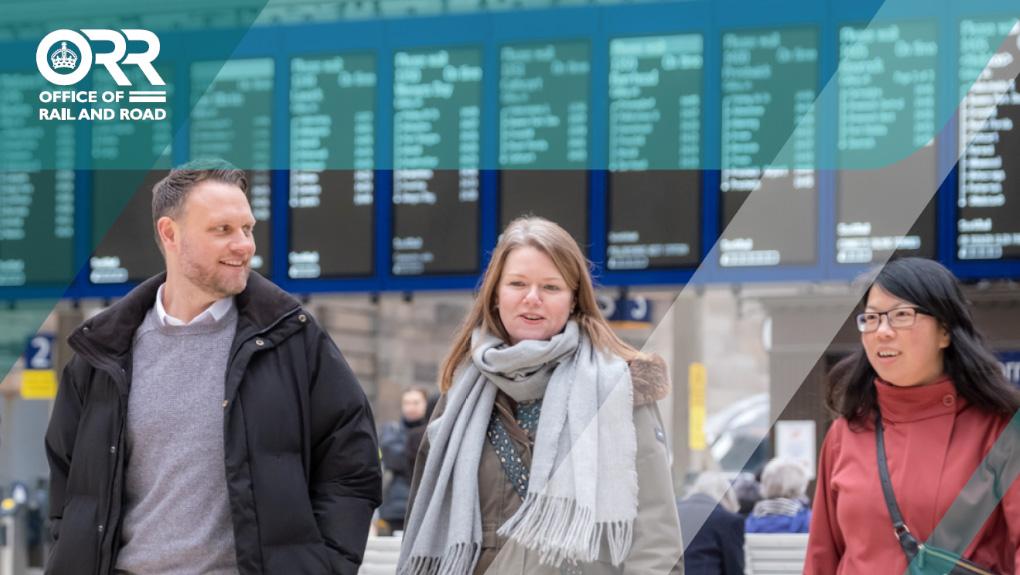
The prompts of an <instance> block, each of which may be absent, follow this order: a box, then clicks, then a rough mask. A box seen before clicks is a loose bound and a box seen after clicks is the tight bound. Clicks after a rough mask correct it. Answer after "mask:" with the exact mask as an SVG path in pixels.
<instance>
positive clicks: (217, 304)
mask: <svg viewBox="0 0 1020 575" xmlns="http://www.w3.org/2000/svg"><path fill="white" fill-rule="evenodd" d="M164 287H166V284H165V283H164V284H163V285H161V286H159V289H158V290H156V317H157V318H158V319H159V324H160V325H161V326H164V327H165V326H174V327H177V326H184V325H202V324H206V323H216V322H218V321H220V320H221V319H223V316H225V315H227V313H229V312H230V310H231V309H233V308H234V297H233V296H227V297H225V298H220V299H218V300H216V301H214V302H213V303H212V305H210V306H209V307H207V308H205V310H203V311H202V313H200V314H198V315H197V316H195V317H194V318H193V319H192V320H191V321H189V322H187V323H185V322H183V321H181V320H179V319H177V318H175V317H174V316H172V315H170V314H168V313H167V312H166V308H164V307H163V288H164Z"/></svg>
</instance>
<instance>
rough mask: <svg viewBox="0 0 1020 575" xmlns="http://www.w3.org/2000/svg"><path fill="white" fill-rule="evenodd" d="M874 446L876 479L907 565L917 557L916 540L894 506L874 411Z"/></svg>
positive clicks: (879, 421) (879, 418)
mask: <svg viewBox="0 0 1020 575" xmlns="http://www.w3.org/2000/svg"><path fill="white" fill-rule="evenodd" d="M875 444H876V445H875V446H876V448H877V451H878V477H879V479H880V480H881V482H882V495H884V496H885V505H886V507H888V508H889V517H891V518H892V523H893V533H895V534H896V539H898V540H899V542H900V547H902V548H903V553H904V554H905V555H906V556H907V563H910V562H911V561H913V559H914V557H915V556H916V555H917V551H918V545H917V539H914V536H913V535H911V534H910V529H909V528H907V524H906V523H904V522H903V514H902V513H900V506H899V505H897V504H896V495H895V494H894V493H893V487H892V480H890V479H889V465H888V460H887V459H886V455H885V437H884V433H883V428H882V414H881V412H879V411H878V410H877V409H876V410H875Z"/></svg>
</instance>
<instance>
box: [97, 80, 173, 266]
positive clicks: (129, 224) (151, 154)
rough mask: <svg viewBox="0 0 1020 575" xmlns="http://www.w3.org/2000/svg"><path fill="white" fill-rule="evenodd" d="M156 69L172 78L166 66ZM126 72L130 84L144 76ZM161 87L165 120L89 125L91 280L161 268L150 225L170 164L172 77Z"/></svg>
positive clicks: (104, 85) (102, 86)
mask: <svg viewBox="0 0 1020 575" xmlns="http://www.w3.org/2000/svg"><path fill="white" fill-rule="evenodd" d="M157 71H158V73H159V74H160V76H161V77H163V78H164V79H169V78H172V77H173V75H172V72H171V71H170V70H169V69H167V68H159V69H158V70H157ZM124 72H125V74H126V75H127V77H128V79H129V80H130V81H131V82H132V84H133V85H139V84H140V83H141V81H142V80H143V79H144V76H143V75H142V73H141V71H139V70H138V69H137V68H135V67H131V68H126V69H125V70H124ZM94 81H95V82H96V89H98V90H116V89H117V86H116V84H114V83H113V80H112V79H111V78H109V77H108V76H107V75H105V74H99V75H97V76H96V78H95V80H94ZM163 89H164V90H165V91H166V102H165V103H162V104H159V107H160V108H162V109H165V110H166V114H167V115H166V119H164V120H159V121H149V122H96V123H94V124H93V125H92V168H93V170H92V202H91V203H92V252H91V255H90V257H89V281H90V282H91V283H94V284H105V283H124V282H137V281H142V280H144V279H146V278H149V277H151V276H153V275H156V274H158V273H160V272H161V271H163V269H164V267H165V266H164V263H163V255H162V254H161V253H160V251H159V248H158V247H157V245H156V238H155V231H154V230H153V225H152V187H153V185H155V184H156V182H158V181H159V180H161V179H162V178H164V177H165V176H166V175H167V170H169V169H170V167H171V159H170V158H171V144H172V141H173V125H172V123H171V122H172V119H173V110H172V106H171V103H172V102H173V82H168V83H167V85H166V86H165V87H164V88H163ZM111 107H116V105H115V104H114V105H111ZM150 167H151V168H152V169H149V168H150Z"/></svg>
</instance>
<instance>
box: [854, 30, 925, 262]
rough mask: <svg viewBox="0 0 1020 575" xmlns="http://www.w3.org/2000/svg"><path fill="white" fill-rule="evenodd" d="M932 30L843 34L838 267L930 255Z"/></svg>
mask: <svg viewBox="0 0 1020 575" xmlns="http://www.w3.org/2000/svg"><path fill="white" fill-rule="evenodd" d="M936 32H937V31H936V26H935V23H934V22H903V23H898V24H874V25H872V26H870V27H863V26H844V27H842V28H840V31H839V59H840V62H839V71H838V74H837V76H838V83H839V104H838V107H839V112H838V117H837V122H838V128H837V147H838V153H839V167H840V170H839V176H838V181H837V186H838V189H837V208H836V210H837V211H836V217H837V223H836V261H837V262H838V263H845V264H851V263H855V264H867V263H871V262H875V261H883V260H884V259H885V258H887V257H888V256H890V255H891V254H892V253H893V252H899V253H902V254H905V255H919V256H924V257H934V255H935V205H936V202H935V201H933V198H934V196H935V191H936V190H937V188H938V182H937V181H936V149H935V131H936V125H935V124H936V120H935V117H936V80H937V79H936V73H935V70H936V64H937V57H938V45H937V42H936V37H937V33H936ZM922 206H927V207H924V209H923V210H922ZM918 213H920V214H919V215H918ZM911 224H913V225H912V226H911ZM908 228H909V229H908Z"/></svg>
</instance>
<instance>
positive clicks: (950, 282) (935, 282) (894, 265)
mask: <svg viewBox="0 0 1020 575" xmlns="http://www.w3.org/2000/svg"><path fill="white" fill-rule="evenodd" d="M865 282H866V285H868V289H867V290H865V291H864V295H863V296H862V297H861V301H860V302H859V304H858V306H857V309H858V310H860V309H863V307H864V305H865V304H866V302H867V300H868V293H869V292H870V291H871V288H872V287H874V286H875V285H878V286H880V287H881V288H882V289H883V290H885V291H887V292H889V294H891V295H893V296H895V297H897V298H899V299H901V300H903V301H906V302H909V303H912V304H914V305H916V306H918V307H920V308H921V309H923V310H924V312H925V313H926V314H928V315H931V316H932V317H934V318H935V320H936V321H938V322H939V324H940V325H942V327H943V328H944V329H945V330H946V331H948V332H949V339H950V341H949V347H947V348H946V349H945V351H944V354H943V361H944V367H945V373H946V375H948V376H949V377H950V378H951V379H952V380H953V383H954V384H955V385H956V390H957V392H958V393H959V394H960V395H962V396H963V397H964V398H966V399H967V401H968V402H970V403H971V404H973V405H975V406H977V407H979V408H981V409H983V410H986V411H988V412H991V413H1001V414H1004V415H1013V414H1014V413H1015V412H1016V411H1017V409H1020V389H1017V388H1016V387H1014V386H1013V385H1011V384H1010V383H1009V382H1008V381H1007V380H1006V376H1005V374H1004V373H1003V371H1002V366H1001V365H1000V364H999V362H998V360H997V359H996V358H995V355H994V354H993V353H992V351H991V350H990V349H989V347H988V345H987V344H986V343H985V339H984V337H983V336H982V335H981V332H979V331H978V330H977V328H976V327H975V326H974V319H973V317H972V316H971V312H970V305H969V304H968V302H967V301H966V299H965V298H964V296H963V290H962V289H960V283H959V281H957V279H956V277H955V276H954V275H953V274H952V272H950V271H949V270H948V269H946V268H945V266H943V265H942V264H940V263H938V262H935V261H932V260H928V259H924V258H914V257H911V258H901V259H896V260H892V261H890V262H889V263H887V264H886V265H885V266H884V267H882V268H881V269H879V270H878V271H877V272H872V273H871V274H870V275H869V277H867V278H866V279H865ZM855 313H856V312H855ZM876 377H877V375H876V373H875V370H874V368H873V367H872V366H871V362H870V361H868V357H867V355H866V354H865V352H864V348H863V347H860V348H858V349H857V350H856V351H855V352H853V353H852V354H850V355H849V356H847V357H846V358H844V359H843V360H841V361H840V362H839V363H837V364H836V365H835V366H834V367H833V368H832V370H831V371H830V372H829V380H830V381H831V384H830V387H829V392H828V397H827V398H826V403H827V405H828V407H829V409H830V410H832V411H833V412H835V413H836V414H838V415H840V416H842V417H844V418H846V420H847V421H848V422H849V423H851V424H853V425H855V426H859V425H861V424H865V423H866V422H867V421H869V420H870V419H871V417H873V415H872V414H873V413H874V411H875V406H876V405H877V403H878V397H877V393H876V391H875V386H874V380H875V378H876Z"/></svg>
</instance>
